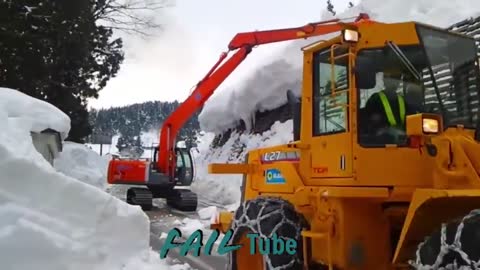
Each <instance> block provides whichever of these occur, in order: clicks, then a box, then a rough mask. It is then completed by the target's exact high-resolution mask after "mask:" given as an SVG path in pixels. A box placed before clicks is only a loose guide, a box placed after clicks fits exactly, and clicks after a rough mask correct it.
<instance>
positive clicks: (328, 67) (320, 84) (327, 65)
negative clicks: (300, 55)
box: [312, 48, 349, 136]
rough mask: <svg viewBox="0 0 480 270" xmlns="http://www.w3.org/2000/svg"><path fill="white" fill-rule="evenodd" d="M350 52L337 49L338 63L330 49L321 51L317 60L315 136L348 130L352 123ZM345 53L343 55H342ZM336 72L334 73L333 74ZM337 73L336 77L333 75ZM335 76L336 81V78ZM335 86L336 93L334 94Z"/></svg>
mask: <svg viewBox="0 0 480 270" xmlns="http://www.w3.org/2000/svg"><path fill="white" fill-rule="evenodd" d="M347 52H348V49H346V48H337V49H335V50H334V57H335V58H337V57H339V58H338V59H336V60H335V62H334V64H333V65H332V62H331V61H330V56H331V51H330V48H329V49H327V50H324V51H320V52H318V53H316V54H315V55H314V59H313V114H314V116H313V117H312V118H313V136H319V135H327V134H334V133H340V132H345V131H347V123H348V110H347V106H346V105H347V104H348V87H349V82H348V56H346V55H345V54H346V53H347ZM341 55H344V56H343V57H340V56H341ZM332 73H333V74H332ZM332 75H333V76H332ZM332 77H333V80H332ZM332 88H333V89H334V90H335V95H332Z"/></svg>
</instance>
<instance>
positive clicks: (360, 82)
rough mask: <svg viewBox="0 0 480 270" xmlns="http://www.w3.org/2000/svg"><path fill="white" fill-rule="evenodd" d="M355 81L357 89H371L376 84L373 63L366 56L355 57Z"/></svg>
mask: <svg viewBox="0 0 480 270" xmlns="http://www.w3.org/2000/svg"><path fill="white" fill-rule="evenodd" d="M355 83H356V85H357V88H359V89H372V88H374V87H375V85H376V84H377V78H376V73H375V63H374V61H373V60H372V59H370V58H368V57H361V56H360V57H357V60H356V63H355Z"/></svg>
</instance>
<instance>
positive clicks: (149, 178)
mask: <svg viewBox="0 0 480 270" xmlns="http://www.w3.org/2000/svg"><path fill="white" fill-rule="evenodd" d="M368 21H369V17H368V15H367V14H360V15H359V16H358V17H357V18H356V19H355V20H354V21H353V22H343V21H342V20H341V19H333V20H328V21H321V22H315V23H309V24H306V25H305V26H302V27H296V28H285V29H277V30H266V31H254V32H244V33H238V34H237V35H235V37H234V38H233V39H232V40H231V41H230V44H229V45H228V51H227V52H224V53H222V54H221V56H220V58H219V60H218V61H217V62H216V63H215V65H214V66H213V67H212V68H211V69H210V70H209V72H208V73H207V75H206V76H205V77H204V78H203V79H202V80H201V81H200V82H199V83H198V84H197V85H196V87H195V89H194V90H193V91H192V93H191V94H190V96H189V97H188V98H187V99H186V100H185V101H184V102H183V103H181V104H180V106H179V107H178V108H177V109H176V110H175V111H174V112H173V113H172V114H171V115H170V116H169V117H168V118H167V119H166V120H165V122H164V123H163V125H162V128H161V132H160V144H159V146H158V148H156V149H155V151H154V153H153V161H151V160H149V159H145V160H142V159H137V160H129V159H118V158H115V159H112V160H111V161H110V163H109V167H108V183H109V184H123V185H136V186H139V185H140V186H144V187H132V188H130V189H129V190H128V191H127V203H130V204H134V205H140V206H141V207H142V209H144V210H150V209H151V208H152V199H153V198H165V199H166V200H167V204H168V205H169V206H171V207H173V208H176V209H178V210H182V211H195V210H196V208H197V204H198V199H197V195H196V194H195V193H193V192H192V191H190V190H188V189H175V187H177V186H183V187H186V186H190V185H191V183H192V181H193V176H194V168H193V165H192V164H193V162H192V156H191V154H190V151H189V149H185V148H180V147H177V146H176V136H177V133H178V132H179V130H180V129H181V128H182V126H183V125H184V124H185V123H186V122H187V121H188V120H189V119H190V118H191V116H192V115H193V114H194V113H195V112H196V111H197V110H199V109H200V108H202V106H203V104H204V103H205V102H206V101H207V100H208V98H209V97H210V96H211V95H212V94H213V93H214V91H215V90H216V89H217V88H218V86H220V84H221V83H222V82H223V81H224V80H225V79H226V78H227V77H228V76H229V75H230V74H231V73H232V72H233V71H234V70H235V69H236V68H237V67H238V66H239V65H240V63H242V62H243V60H245V58H246V57H247V56H248V54H249V53H250V52H251V51H252V48H254V47H255V46H258V45H263V44H269V43H275V42H281V41H289V40H295V39H306V38H310V37H314V36H320V35H325V34H329V33H334V32H338V31H342V37H343V38H344V39H345V40H348V39H358V36H356V34H357V33H358V32H356V31H355V29H356V26H357V24H358V23H359V22H363V23H365V22H368ZM235 50H236V52H235V54H234V55H233V56H232V57H230V58H229V59H228V60H226V61H225V62H224V63H223V64H222V62H223V61H224V60H225V59H226V58H227V56H228V53H229V52H231V51H235Z"/></svg>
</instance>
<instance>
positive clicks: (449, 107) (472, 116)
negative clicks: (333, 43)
mask: <svg viewBox="0 0 480 270" xmlns="http://www.w3.org/2000/svg"><path fill="white" fill-rule="evenodd" d="M417 31H418V34H419V39H420V44H419V45H414V46H397V45H396V44H394V42H393V46H388V45H386V46H385V47H383V48H376V49H364V50H361V51H360V52H359V53H358V55H357V61H359V60H361V59H362V58H363V59H368V60H369V61H370V62H371V63H372V64H373V66H374V67H372V70H373V71H374V72H375V73H376V80H375V81H376V82H375V86H374V87H373V88H371V89H359V92H358V94H359V96H360V104H359V107H360V108H359V119H358V121H359V142H360V144H361V145H364V146H373V147H374V146H383V145H385V144H397V145H406V143H407V138H406V136H405V129H406V128H405V121H406V120H405V119H406V115H409V114H415V113H425V112H429V113H438V114H441V115H442V116H443V118H444V122H445V124H446V125H445V126H448V125H457V124H462V125H464V126H466V127H469V126H474V123H475V122H476V119H477V113H478V107H479V103H478V96H479V95H478V91H479V87H478V85H479V77H478V73H479V69H478V65H477V61H478V59H477V48H476V45H475V41H474V40H473V39H470V38H467V37H464V36H460V35H456V34H453V33H449V32H447V31H442V30H435V29H432V28H429V27H425V26H421V25H419V26H418V27H417ZM395 48H397V49H395ZM418 75H420V76H419V77H417V76H418ZM379 92H382V93H385V95H384V97H382V94H381V93H379ZM385 97H388V101H385V99H387V98H385ZM401 99H403V100H404V104H405V105H404V107H403V108H402V106H401ZM399 100H400V101H399ZM386 107H388V111H389V112H388V113H387V111H386ZM392 122H394V123H395V125H392V124H391V123H392Z"/></svg>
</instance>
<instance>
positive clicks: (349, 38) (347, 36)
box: [342, 29, 359, 42]
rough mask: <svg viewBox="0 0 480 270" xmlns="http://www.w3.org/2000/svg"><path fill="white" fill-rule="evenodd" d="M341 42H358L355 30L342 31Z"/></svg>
mask: <svg viewBox="0 0 480 270" xmlns="http://www.w3.org/2000/svg"><path fill="white" fill-rule="evenodd" d="M342 37H343V41H346V42H358V38H359V34H358V32H357V31H355V30H351V29H344V30H343V31H342Z"/></svg>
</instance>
